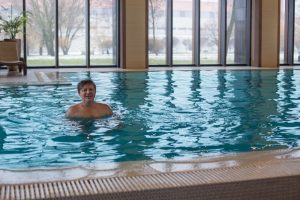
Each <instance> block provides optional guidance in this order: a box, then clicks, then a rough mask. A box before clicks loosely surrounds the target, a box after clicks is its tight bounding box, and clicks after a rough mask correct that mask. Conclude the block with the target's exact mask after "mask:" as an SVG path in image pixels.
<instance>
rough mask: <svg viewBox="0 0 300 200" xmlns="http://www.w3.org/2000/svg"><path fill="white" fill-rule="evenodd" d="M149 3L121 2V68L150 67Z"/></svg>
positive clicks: (139, 1)
mask: <svg viewBox="0 0 300 200" xmlns="http://www.w3.org/2000/svg"><path fill="white" fill-rule="evenodd" d="M147 2H148V1H147V0H122V1H121V24H122V27H121V38H120V39H121V49H122V51H121V55H120V61H121V62H120V65H121V68H124V69H145V68H147V67H148V57H147V52H148V15H147V9H148V4H147Z"/></svg>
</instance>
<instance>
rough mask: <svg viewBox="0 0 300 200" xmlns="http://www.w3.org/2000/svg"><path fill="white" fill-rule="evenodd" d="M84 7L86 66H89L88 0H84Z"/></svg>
mask: <svg viewBox="0 0 300 200" xmlns="http://www.w3.org/2000/svg"><path fill="white" fill-rule="evenodd" d="M85 9H86V14H85V23H86V28H85V31H86V36H85V39H86V54H85V55H86V57H85V59H86V67H87V68H90V65H91V52H90V47H91V45H90V42H91V38H90V35H91V31H90V0H85Z"/></svg>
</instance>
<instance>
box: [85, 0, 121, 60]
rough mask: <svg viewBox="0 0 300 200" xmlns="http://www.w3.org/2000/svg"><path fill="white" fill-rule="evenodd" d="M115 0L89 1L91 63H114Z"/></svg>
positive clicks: (115, 38)
mask: <svg viewBox="0 0 300 200" xmlns="http://www.w3.org/2000/svg"><path fill="white" fill-rule="evenodd" d="M116 3H117V1H116V0H91V2H90V34H91V42H90V44H91V45H90V48H91V50H90V53H91V65H115V64H116V56H117V52H116V51H117V13H116Z"/></svg>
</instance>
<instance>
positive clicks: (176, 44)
mask: <svg viewBox="0 0 300 200" xmlns="http://www.w3.org/2000/svg"><path fill="white" fill-rule="evenodd" d="M172 44H173V64H192V63H193V60H192V58H193V56H192V54H193V0H173V42H172Z"/></svg>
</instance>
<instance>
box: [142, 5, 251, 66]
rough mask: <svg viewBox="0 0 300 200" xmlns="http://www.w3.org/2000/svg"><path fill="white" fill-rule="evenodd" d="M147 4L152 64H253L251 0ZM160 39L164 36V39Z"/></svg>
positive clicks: (150, 61) (150, 60)
mask: <svg viewBox="0 0 300 200" xmlns="http://www.w3.org/2000/svg"><path fill="white" fill-rule="evenodd" d="M148 3H149V57H148V58H149V64H150V65H157V66H160V65H161V66H163V65H168V66H172V65H232V64H234V65H247V64H248V65H249V64H250V59H249V58H250V55H249V54H250V37H251V33H250V25H251V23H250V22H251V20H250V8H251V4H250V3H249V1H247V0H227V1H221V0H199V1H195V0H170V1H168V0H148ZM154 5H156V6H154ZM155 8H156V9H155ZM157 8H159V9H157ZM155 17H156V18H155ZM153 19H154V20H153ZM155 19H156V20H155ZM160 19H161V20H160ZM158 24H159V25H158ZM225 24H226V26H225ZM158 33H159V34H158ZM225 36H226V37H225ZM160 38H164V39H163V42H160ZM158 44H159V45H158ZM165 49H166V50H165ZM161 58H166V59H165V60H163V61H162V60H161Z"/></svg>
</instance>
